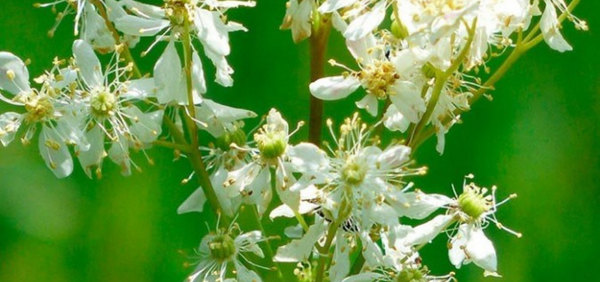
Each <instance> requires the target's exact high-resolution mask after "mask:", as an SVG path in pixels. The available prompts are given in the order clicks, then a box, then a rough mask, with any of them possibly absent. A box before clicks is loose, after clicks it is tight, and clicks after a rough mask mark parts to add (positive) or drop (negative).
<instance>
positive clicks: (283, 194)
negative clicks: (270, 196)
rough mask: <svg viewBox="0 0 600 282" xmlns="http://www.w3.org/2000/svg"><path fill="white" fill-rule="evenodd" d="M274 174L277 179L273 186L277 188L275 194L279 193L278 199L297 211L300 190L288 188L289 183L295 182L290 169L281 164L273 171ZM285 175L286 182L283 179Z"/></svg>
mask: <svg viewBox="0 0 600 282" xmlns="http://www.w3.org/2000/svg"><path fill="white" fill-rule="evenodd" d="M286 171H287V173H286ZM275 174H276V177H277V179H276V180H275V181H276V185H275V186H276V187H275V188H276V190H277V194H278V195H279V199H280V200H281V202H282V203H284V204H285V205H287V206H289V207H290V208H291V209H292V210H294V211H298V209H299V207H300V192H298V191H291V189H289V186H290V184H293V183H294V182H296V179H295V178H294V176H293V175H291V173H290V170H289V169H287V168H285V167H283V166H278V167H277V170H276V171H275ZM286 176H287V179H288V181H287V182H285V180H284V179H285V177H286Z"/></svg>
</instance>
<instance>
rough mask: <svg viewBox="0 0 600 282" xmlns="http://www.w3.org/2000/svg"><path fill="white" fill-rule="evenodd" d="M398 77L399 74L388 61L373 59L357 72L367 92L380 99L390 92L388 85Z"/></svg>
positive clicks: (385, 97)
mask: <svg viewBox="0 0 600 282" xmlns="http://www.w3.org/2000/svg"><path fill="white" fill-rule="evenodd" d="M399 78H400V75H398V74H397V73H396V69H395V68H394V65H393V64H392V63H391V62H389V61H378V60H375V61H374V62H373V63H372V64H370V65H367V66H366V67H365V68H364V69H363V70H362V71H361V72H360V73H359V79H360V80H361V82H362V85H363V86H364V87H365V89H366V90H367V92H368V93H369V94H372V95H375V97H377V98H378V99H381V100H385V99H387V97H388V96H389V95H390V94H391V92H390V86H392V85H393V84H394V83H395V82H396V80H397V79H399Z"/></svg>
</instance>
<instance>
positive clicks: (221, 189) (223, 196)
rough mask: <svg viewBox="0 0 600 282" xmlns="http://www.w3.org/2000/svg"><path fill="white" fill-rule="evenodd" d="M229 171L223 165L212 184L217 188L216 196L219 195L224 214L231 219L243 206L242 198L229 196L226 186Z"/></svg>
mask: <svg viewBox="0 0 600 282" xmlns="http://www.w3.org/2000/svg"><path fill="white" fill-rule="evenodd" d="M227 174H228V171H227V170H226V169H225V168H224V166H223V165H221V166H220V167H219V168H218V169H217V170H216V171H215V172H214V173H213V174H212V175H211V176H210V182H211V183H212V185H213V187H214V188H215V194H217V198H218V199H219V203H220V204H221V209H222V210H223V213H224V214H225V215H227V216H229V217H233V216H234V214H235V212H236V211H237V209H238V207H239V206H240V204H241V199H240V197H233V198H230V197H228V196H227V189H226V188H225V186H224V183H225V181H226V180H227Z"/></svg>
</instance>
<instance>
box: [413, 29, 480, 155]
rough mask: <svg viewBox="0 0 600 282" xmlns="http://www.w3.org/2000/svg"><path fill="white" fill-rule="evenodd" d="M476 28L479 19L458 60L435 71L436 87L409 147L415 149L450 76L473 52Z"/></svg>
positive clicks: (414, 131) (471, 30)
mask: <svg viewBox="0 0 600 282" xmlns="http://www.w3.org/2000/svg"><path fill="white" fill-rule="evenodd" d="M476 26H477V18H475V20H473V23H472V24H471V27H468V26H467V29H468V30H469V37H468V39H467V42H466V43H465V46H464V47H463V49H462V50H461V52H460V54H459V55H458V56H457V57H456V59H455V60H454V62H453V63H452V65H451V66H450V67H449V68H448V69H447V70H446V71H444V72H442V71H440V70H437V69H436V70H435V72H436V73H435V86H434V88H433V92H432V94H431V98H430V100H429V103H427V110H426V111H425V114H423V117H421V120H420V121H419V123H417V125H416V126H415V128H414V130H413V131H412V132H411V134H410V136H409V138H408V140H407V143H406V144H408V146H409V147H411V148H413V146H414V145H415V141H416V140H418V139H417V137H418V136H419V134H420V133H421V130H423V128H424V127H425V125H427V123H428V122H429V119H430V118H431V115H432V114H433V110H434V109H435V107H436V106H437V102H438V100H439V98H440V94H441V93H442V90H444V86H445V84H446V80H447V79H448V78H449V77H450V76H452V75H453V74H454V72H455V71H456V70H458V68H459V67H460V65H462V63H463V60H464V59H465V58H466V57H467V55H468V54H469V51H470V50H471V43H473V39H474V38H475V28H476Z"/></svg>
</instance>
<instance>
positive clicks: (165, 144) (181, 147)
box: [152, 140, 190, 153]
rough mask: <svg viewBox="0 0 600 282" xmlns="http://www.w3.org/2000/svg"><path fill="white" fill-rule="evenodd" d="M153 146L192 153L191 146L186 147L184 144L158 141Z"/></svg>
mask: <svg viewBox="0 0 600 282" xmlns="http://www.w3.org/2000/svg"><path fill="white" fill-rule="evenodd" d="M152 145H155V146H160V147H165V148H169V149H173V150H179V151H181V152H184V153H189V152H190V148H189V146H187V145H184V144H179V143H173V142H169V141H162V140H156V141H154V142H152Z"/></svg>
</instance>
